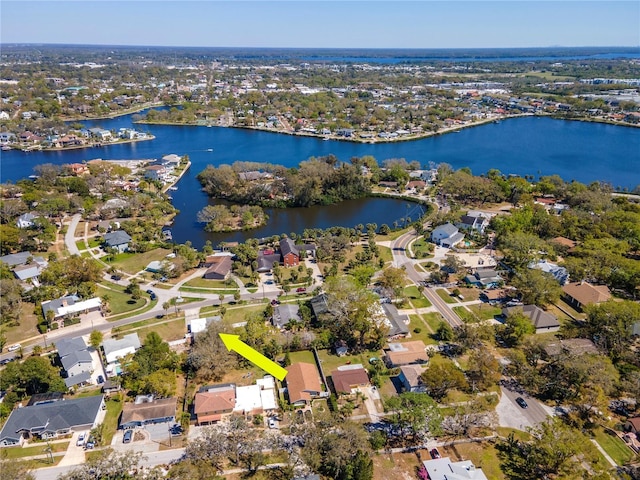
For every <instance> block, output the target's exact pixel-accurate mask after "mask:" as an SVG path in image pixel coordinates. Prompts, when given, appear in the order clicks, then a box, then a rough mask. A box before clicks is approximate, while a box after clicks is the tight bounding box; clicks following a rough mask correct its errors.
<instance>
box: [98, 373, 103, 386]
mask: <svg viewBox="0 0 640 480" xmlns="http://www.w3.org/2000/svg"><path fill="white" fill-rule="evenodd" d="M98 383H99V384H100V383H104V377H103V376H102V375H98Z"/></svg>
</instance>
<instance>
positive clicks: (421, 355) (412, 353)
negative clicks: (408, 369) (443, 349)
mask: <svg viewBox="0 0 640 480" xmlns="http://www.w3.org/2000/svg"><path fill="white" fill-rule="evenodd" d="M385 359H386V362H387V365H389V366H390V367H400V366H402V365H410V364H412V363H427V362H428V361H429V355H427V352H426V345H425V344H424V342H423V341H422V340H414V341H411V342H404V343H390V344H389V350H388V351H387V352H386V356H385Z"/></svg>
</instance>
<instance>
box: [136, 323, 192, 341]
mask: <svg viewBox="0 0 640 480" xmlns="http://www.w3.org/2000/svg"><path fill="white" fill-rule="evenodd" d="M151 332H156V333H157V334H158V335H160V338H162V339H163V340H165V341H167V342H170V341H172V340H179V339H181V338H184V334H185V333H187V327H186V324H185V320H184V318H177V319H176V320H172V321H170V322H166V323H161V324H159V325H158V324H156V325H151V326H148V327H145V328H141V329H139V330H138V331H137V333H138V336H139V337H140V338H147V335H148V334H150V333H151Z"/></svg>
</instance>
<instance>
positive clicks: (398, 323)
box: [382, 303, 410, 338]
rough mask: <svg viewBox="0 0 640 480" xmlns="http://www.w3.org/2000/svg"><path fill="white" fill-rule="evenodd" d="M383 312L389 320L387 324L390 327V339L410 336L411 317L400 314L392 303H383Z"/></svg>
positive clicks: (388, 334) (388, 333)
mask: <svg viewBox="0 0 640 480" xmlns="http://www.w3.org/2000/svg"><path fill="white" fill-rule="evenodd" d="M382 310H383V311H384V314H385V317H386V319H387V321H386V322H385V323H386V324H387V325H388V326H389V331H388V332H387V336H388V337H391V338H399V337H406V336H407V335H409V326H408V325H409V323H410V320H409V315H406V314H400V313H399V312H398V309H397V308H396V306H395V305H393V304H392V303H383V304H382Z"/></svg>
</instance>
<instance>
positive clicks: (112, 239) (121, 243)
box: [104, 230, 131, 253]
mask: <svg viewBox="0 0 640 480" xmlns="http://www.w3.org/2000/svg"><path fill="white" fill-rule="evenodd" d="M130 241H131V237H130V236H129V234H128V233H127V232H125V231H124V230H116V231H115V232H109V233H107V234H105V236H104V242H105V243H106V245H107V247H111V248H115V249H116V250H118V253H122V252H126V251H127V250H128V249H129V242H130Z"/></svg>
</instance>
